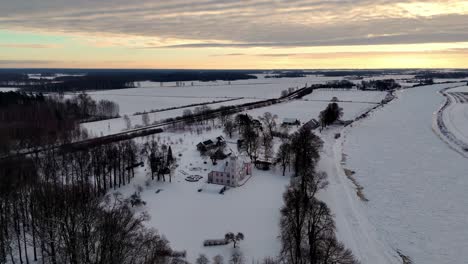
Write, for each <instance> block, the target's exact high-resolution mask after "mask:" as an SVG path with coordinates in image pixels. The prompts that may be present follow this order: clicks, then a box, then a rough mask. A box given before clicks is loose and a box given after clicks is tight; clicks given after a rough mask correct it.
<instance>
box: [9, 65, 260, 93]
mask: <svg viewBox="0 0 468 264" xmlns="http://www.w3.org/2000/svg"><path fill="white" fill-rule="evenodd" d="M256 78H257V77H256V76H255V75H251V74H250V72H246V71H188V70H187V71H151V70H88V71H83V72H80V73H79V74H78V75H76V73H75V75H65V76H58V77H55V78H49V79H30V78H29V77H28V75H27V74H25V73H24V72H1V73H0V85H2V86H10V87H21V88H22V89H24V90H25V91H36V92H37V91H41V92H64V91H87V90H109V89H122V88H134V87H137V85H136V84H135V83H137V82H141V81H153V82H161V83H162V82H177V83H178V84H180V83H182V82H185V81H197V80H198V81H216V80H224V81H232V80H245V79H256ZM178 86H179V85H178Z"/></svg>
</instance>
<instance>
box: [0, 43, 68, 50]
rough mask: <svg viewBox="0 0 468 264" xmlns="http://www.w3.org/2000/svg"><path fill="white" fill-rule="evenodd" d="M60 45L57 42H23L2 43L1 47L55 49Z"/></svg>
mask: <svg viewBox="0 0 468 264" xmlns="http://www.w3.org/2000/svg"><path fill="white" fill-rule="evenodd" d="M59 47H61V46H60V45H55V44H22V43H7V44H4V43H0V48H16V49H53V48H59Z"/></svg>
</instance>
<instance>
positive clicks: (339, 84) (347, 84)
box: [320, 80, 356, 89]
mask: <svg viewBox="0 0 468 264" xmlns="http://www.w3.org/2000/svg"><path fill="white" fill-rule="evenodd" d="M354 86H356V85H355V84H354V83H353V82H351V81H348V80H339V81H338V80H337V81H329V82H327V83H326V84H321V85H320V87H321V88H338V89H351V88H353V87H354Z"/></svg>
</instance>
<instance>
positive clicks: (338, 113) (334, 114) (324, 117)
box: [319, 103, 343, 127]
mask: <svg viewBox="0 0 468 264" xmlns="http://www.w3.org/2000/svg"><path fill="white" fill-rule="evenodd" d="M342 116H343V108H341V107H340V106H338V104H337V103H330V104H328V106H327V108H325V110H323V111H322V112H320V116H319V119H320V124H321V125H322V127H326V126H328V125H331V124H333V123H334V122H335V121H337V120H339V119H340V118H341V117H342Z"/></svg>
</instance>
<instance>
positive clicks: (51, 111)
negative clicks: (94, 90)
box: [0, 91, 119, 154]
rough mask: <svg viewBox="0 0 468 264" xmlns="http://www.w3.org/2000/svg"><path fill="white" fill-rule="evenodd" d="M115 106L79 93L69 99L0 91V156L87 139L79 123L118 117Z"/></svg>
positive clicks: (106, 101) (116, 106)
mask: <svg viewBox="0 0 468 264" xmlns="http://www.w3.org/2000/svg"><path fill="white" fill-rule="evenodd" d="M118 113H119V106H118V104H116V103H114V102H112V101H108V100H100V101H98V102H96V101H95V100H93V99H92V98H91V97H90V96H89V95H88V94H85V93H81V94H78V95H76V96H73V97H71V98H69V99H64V98H63V97H62V98H61V97H57V96H44V95H43V94H41V93H37V94H30V93H25V92H12V91H11V92H0V124H1V128H2V129H1V130H0V153H1V154H8V153H10V151H11V150H21V149H30V148H34V147H39V146H44V145H50V144H55V143H58V142H60V143H68V142H71V141H72V140H73V139H76V138H86V137H87V133H86V131H84V130H82V129H80V128H79V125H78V124H79V123H80V122H83V121H89V120H92V119H103V118H110V117H115V116H118Z"/></svg>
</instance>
